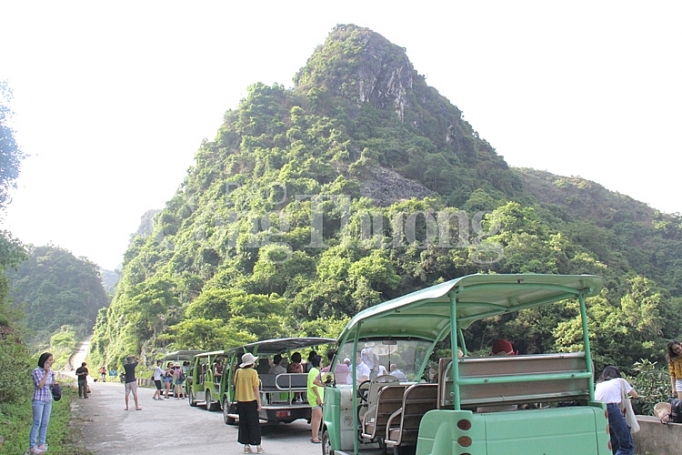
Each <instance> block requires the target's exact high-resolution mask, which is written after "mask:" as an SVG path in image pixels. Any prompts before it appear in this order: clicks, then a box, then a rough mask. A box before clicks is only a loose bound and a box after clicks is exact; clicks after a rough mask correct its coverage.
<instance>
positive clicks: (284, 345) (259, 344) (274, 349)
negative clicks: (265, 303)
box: [229, 337, 336, 355]
mask: <svg viewBox="0 0 682 455" xmlns="http://www.w3.org/2000/svg"><path fill="white" fill-rule="evenodd" d="M330 343H336V339H334V338H317V337H301V338H275V339H272V340H263V341H256V342H255V343H249V344H246V345H244V346H240V347H238V348H232V349H230V350H229V352H230V353H233V352H234V353H247V352H250V353H252V354H273V355H274V354H282V353H285V352H288V351H296V350H299V349H304V348H309V347H313V346H320V345H323V344H330Z"/></svg>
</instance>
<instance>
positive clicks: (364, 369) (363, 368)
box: [355, 362, 371, 381]
mask: <svg viewBox="0 0 682 455" xmlns="http://www.w3.org/2000/svg"><path fill="white" fill-rule="evenodd" d="M356 368H357V369H356V372H355V379H356V380H358V381H360V380H361V379H362V377H363V376H365V377H366V378H369V373H370V371H371V370H370V369H369V367H368V366H367V365H365V364H364V363H362V362H360V363H358V365H357V367H356Z"/></svg>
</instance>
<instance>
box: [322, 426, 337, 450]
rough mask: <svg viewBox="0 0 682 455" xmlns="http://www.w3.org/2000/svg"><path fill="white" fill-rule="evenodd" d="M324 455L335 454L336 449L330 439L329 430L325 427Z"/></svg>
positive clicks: (323, 431)
mask: <svg viewBox="0 0 682 455" xmlns="http://www.w3.org/2000/svg"><path fill="white" fill-rule="evenodd" d="M321 445H322V455H334V449H332V441H331V439H329V432H328V431H327V428H326V427H325V428H324V429H322V444H321Z"/></svg>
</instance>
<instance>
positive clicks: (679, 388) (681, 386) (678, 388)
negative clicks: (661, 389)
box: [675, 379, 682, 392]
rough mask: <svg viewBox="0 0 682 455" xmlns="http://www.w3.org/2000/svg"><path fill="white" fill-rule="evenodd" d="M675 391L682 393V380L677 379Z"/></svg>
mask: <svg viewBox="0 0 682 455" xmlns="http://www.w3.org/2000/svg"><path fill="white" fill-rule="evenodd" d="M675 391H676V392H682V379H675Z"/></svg>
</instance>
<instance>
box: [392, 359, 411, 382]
mask: <svg viewBox="0 0 682 455" xmlns="http://www.w3.org/2000/svg"><path fill="white" fill-rule="evenodd" d="M389 370H390V372H389V374H390V375H391V376H393V377H395V378H397V379H398V381H400V382H407V376H405V373H403V372H402V371H400V369H398V365H396V364H395V363H392V364H391V366H390V367H389Z"/></svg>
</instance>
